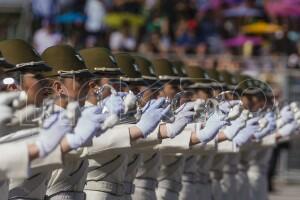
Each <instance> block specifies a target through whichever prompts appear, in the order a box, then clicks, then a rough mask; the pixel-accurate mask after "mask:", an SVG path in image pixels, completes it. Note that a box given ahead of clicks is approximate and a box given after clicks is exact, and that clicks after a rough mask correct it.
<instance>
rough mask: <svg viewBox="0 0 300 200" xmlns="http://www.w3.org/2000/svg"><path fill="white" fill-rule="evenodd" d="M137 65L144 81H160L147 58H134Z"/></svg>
mask: <svg viewBox="0 0 300 200" xmlns="http://www.w3.org/2000/svg"><path fill="white" fill-rule="evenodd" d="M133 58H134V60H135V63H136V64H137V65H138V66H139V69H140V73H141V74H142V77H143V78H144V79H149V80H158V79H157V77H156V75H155V72H154V68H153V66H152V63H151V62H150V61H149V60H148V59H147V58H145V57H142V56H135V55H134V56H133Z"/></svg>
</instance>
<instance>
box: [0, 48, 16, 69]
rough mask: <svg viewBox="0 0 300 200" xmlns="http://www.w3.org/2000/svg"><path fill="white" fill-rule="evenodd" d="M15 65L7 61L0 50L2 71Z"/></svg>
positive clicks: (0, 67)
mask: <svg viewBox="0 0 300 200" xmlns="http://www.w3.org/2000/svg"><path fill="white" fill-rule="evenodd" d="M14 67H15V66H14V65H13V64H10V63H8V62H7V61H6V60H5V58H4V57H3V55H2V53H1V51H0V69H1V70H2V71H6V70H10V69H13V68H14Z"/></svg>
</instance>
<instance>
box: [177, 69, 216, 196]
mask: <svg viewBox="0 0 300 200" xmlns="http://www.w3.org/2000/svg"><path fill="white" fill-rule="evenodd" d="M186 72H187V75H188V76H189V78H190V80H191V81H192V84H190V85H189V87H188V88H189V90H190V91H192V93H193V100H197V99H198V100H202V101H205V100H207V99H209V98H210V83H211V81H210V80H209V79H208V77H207V75H206V73H205V71H204V70H203V69H201V68H199V67H198V66H187V67H186ZM197 123H201V122H197ZM203 123H204V122H203ZM203 125H204V124H203ZM192 126H194V127H195V124H192ZM194 130H195V128H194ZM213 155H214V150H211V151H205V150H204V149H202V150H200V151H197V154H194V155H192V156H193V157H191V158H190V159H186V164H185V167H184V172H183V177H182V186H183V187H182V190H181V191H180V195H179V199H208V200H209V199H211V195H212V194H211V188H210V183H209V169H210V165H211V163H212V162H210V160H212V158H213ZM193 162H194V163H193Z"/></svg>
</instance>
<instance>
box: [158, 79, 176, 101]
mask: <svg viewBox="0 0 300 200" xmlns="http://www.w3.org/2000/svg"><path fill="white" fill-rule="evenodd" d="M178 92H179V88H178V87H177V86H176V85H172V84H169V83H167V84H165V85H164V87H163V90H162V91H161V92H160V96H164V97H168V98H170V99H173V98H174V96H175V95H176V93H178Z"/></svg>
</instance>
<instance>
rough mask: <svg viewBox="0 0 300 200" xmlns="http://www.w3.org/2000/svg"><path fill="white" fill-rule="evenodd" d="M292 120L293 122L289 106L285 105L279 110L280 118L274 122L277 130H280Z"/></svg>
mask: <svg viewBox="0 0 300 200" xmlns="http://www.w3.org/2000/svg"><path fill="white" fill-rule="evenodd" d="M293 120H294V113H293V111H292V110H291V108H290V106H289V105H286V106H284V107H283V108H282V109H281V110H280V118H279V119H278V120H277V122H276V124H277V128H281V127H282V126H284V125H285V124H287V123H289V122H291V121H293Z"/></svg>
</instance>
